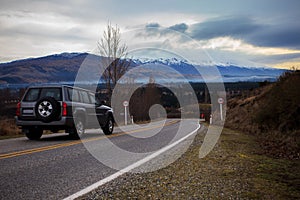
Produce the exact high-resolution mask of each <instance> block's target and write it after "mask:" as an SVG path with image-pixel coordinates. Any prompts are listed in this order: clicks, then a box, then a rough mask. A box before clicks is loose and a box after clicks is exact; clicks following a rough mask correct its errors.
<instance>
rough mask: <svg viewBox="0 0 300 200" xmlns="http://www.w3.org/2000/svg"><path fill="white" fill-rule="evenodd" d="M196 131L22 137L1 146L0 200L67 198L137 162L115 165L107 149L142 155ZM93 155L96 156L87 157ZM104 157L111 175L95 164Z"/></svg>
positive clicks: (165, 128) (173, 128)
mask: <svg viewBox="0 0 300 200" xmlns="http://www.w3.org/2000/svg"><path fill="white" fill-rule="evenodd" d="M196 128H197V124H196V123H194V122H191V123H190V124H185V125H182V124H181V121H178V120H168V121H167V122H166V123H165V124H164V125H163V124H162V123H154V124H152V125H150V126H146V127H140V126H134V127H132V126H129V127H127V130H126V131H125V132H124V131H121V130H120V129H119V128H117V129H116V130H115V131H114V133H113V134H112V135H111V136H109V137H106V136H105V135H104V134H103V133H102V131H101V130H98V129H96V130H88V132H87V133H86V136H85V137H84V138H82V140H71V139H69V137H68V136H67V135H66V134H51V135H44V136H43V137H42V138H41V140H40V141H29V140H27V139H26V138H25V137H22V138H16V139H7V140H1V141H0V169H1V170H0V190H1V192H0V199H62V198H65V197H68V196H69V195H72V194H74V193H76V192H78V191H80V190H82V189H83V188H85V187H87V186H89V185H91V184H93V183H95V182H97V181H99V180H101V179H104V178H106V177H108V176H110V175H111V174H114V173H116V172H117V171H118V167H120V168H122V167H126V166H127V165H128V164H130V163H131V162H135V161H137V160H139V159H141V158H142V157H141V158H139V157H136V158H134V159H132V160H131V159H127V160H126V159H125V160H124V161H122V159H120V160H118V159H117V157H116V155H113V154H114V153H111V150H112V148H113V146H117V147H119V148H120V149H123V150H125V151H126V152H133V153H141V155H143V153H146V152H155V151H157V150H159V149H160V148H162V147H164V146H166V145H168V144H169V143H170V142H172V141H173V140H177V137H178V136H175V135H176V133H177V132H178V130H180V129H181V130H185V131H184V132H186V134H188V133H190V132H192V131H193V130H195V129H196ZM180 137H181V136H180ZM91 144H94V145H91ZM95 145H96V146H95ZM93 151H95V152H101V153H100V154H97V155H94V154H93V155H92V154H91V152H92V153H93ZM105 155H106V157H107V158H110V159H111V160H114V161H116V163H119V164H120V165H118V167H116V168H115V169H112V168H111V167H108V166H106V165H105V164H102V163H106V162H105V161H104V162H101V159H102V158H101V156H104V157H105ZM99 156H100V157H99ZM117 156H118V155H117ZM96 158H98V159H96ZM107 158H105V159H107ZM99 160H100V161H99ZM108 163H109V162H108Z"/></svg>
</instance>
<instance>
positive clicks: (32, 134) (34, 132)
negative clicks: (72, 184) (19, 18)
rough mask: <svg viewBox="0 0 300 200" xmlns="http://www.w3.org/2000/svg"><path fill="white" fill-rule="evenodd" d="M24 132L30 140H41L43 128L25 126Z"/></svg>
mask: <svg viewBox="0 0 300 200" xmlns="http://www.w3.org/2000/svg"><path fill="white" fill-rule="evenodd" d="M22 132H23V133H25V135H26V137H27V138H28V139H29V140H39V139H40V138H41V137H42V135H43V129H40V128H24V129H22Z"/></svg>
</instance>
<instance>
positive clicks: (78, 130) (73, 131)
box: [67, 117, 85, 139]
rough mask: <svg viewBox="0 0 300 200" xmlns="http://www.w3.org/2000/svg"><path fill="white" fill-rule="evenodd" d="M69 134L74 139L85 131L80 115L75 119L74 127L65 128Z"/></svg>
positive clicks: (78, 137)
mask: <svg viewBox="0 0 300 200" xmlns="http://www.w3.org/2000/svg"><path fill="white" fill-rule="evenodd" d="M67 131H68V132H69V134H70V136H71V137H72V138H74V139H80V137H81V136H82V135H83V134H84V132H85V124H84V120H83V118H82V117H78V118H76V119H75V125H74V127H72V128H70V129H69V130H67Z"/></svg>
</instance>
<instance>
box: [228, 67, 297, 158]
mask: <svg viewBox="0 0 300 200" xmlns="http://www.w3.org/2000/svg"><path fill="white" fill-rule="evenodd" d="M299 85H300V71H294V72H286V73H285V74H284V75H282V76H281V77H280V78H279V80H278V81H277V82H275V83H272V84H269V85H266V86H264V87H261V88H258V89H256V90H254V91H252V93H251V95H249V96H247V97H236V98H232V99H230V100H229V101H228V104H227V106H228V109H227V115H226V126H227V127H230V128H234V129H238V130H241V131H243V132H246V133H251V134H255V135H257V136H258V140H259V141H260V143H261V145H262V147H263V148H264V149H265V150H266V151H267V153H269V154H272V155H275V156H276V157H282V156H283V157H288V158H297V159H299V158H300V155H299V152H300V123H299V122H300V90H299Z"/></svg>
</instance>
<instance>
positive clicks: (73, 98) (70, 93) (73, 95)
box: [68, 88, 79, 102]
mask: <svg viewBox="0 0 300 200" xmlns="http://www.w3.org/2000/svg"><path fill="white" fill-rule="evenodd" d="M68 96H69V99H70V100H71V101H74V102H79V93H78V90H75V89H72V88H68Z"/></svg>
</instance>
